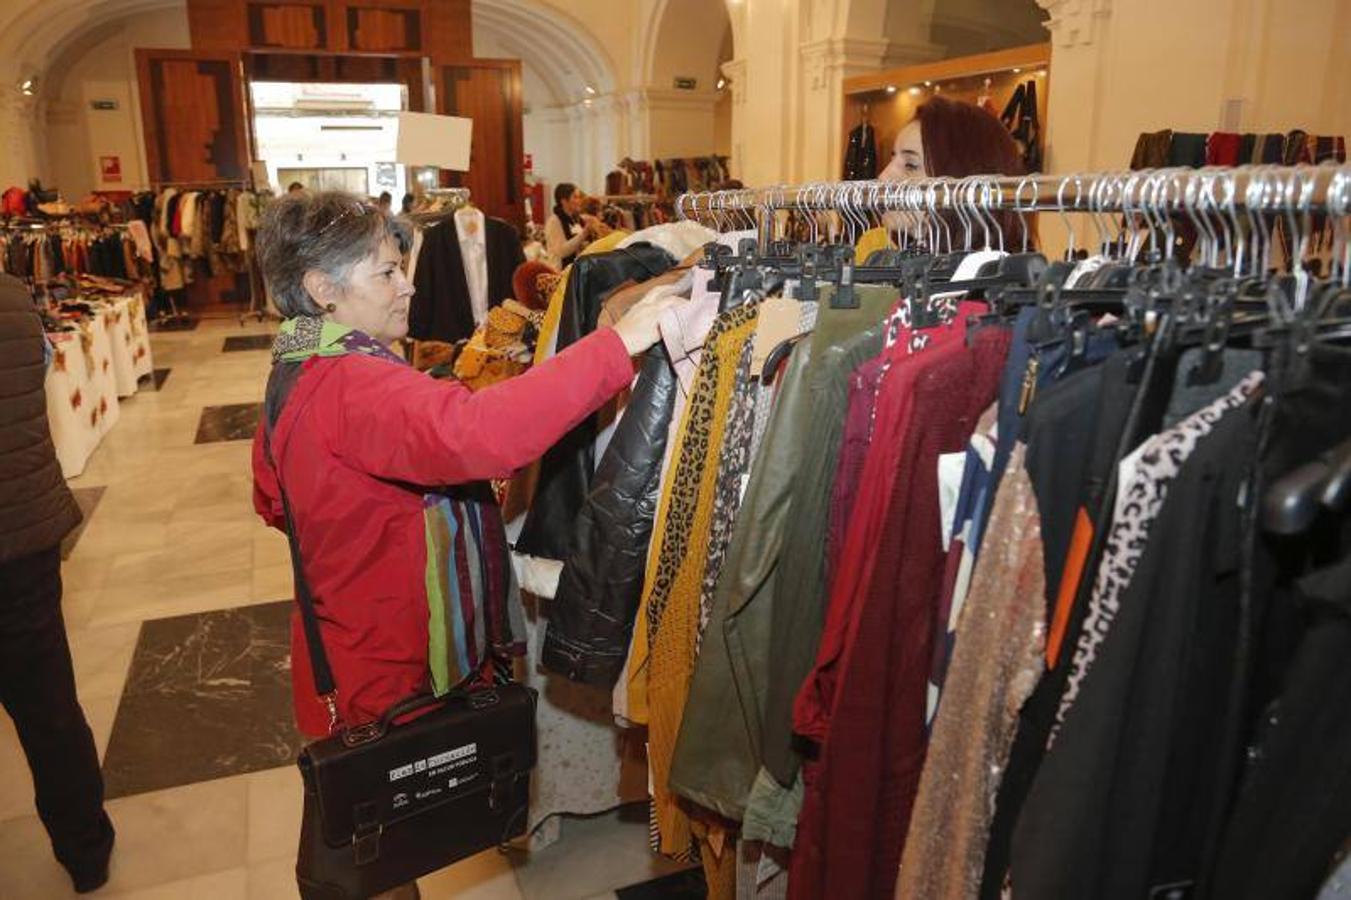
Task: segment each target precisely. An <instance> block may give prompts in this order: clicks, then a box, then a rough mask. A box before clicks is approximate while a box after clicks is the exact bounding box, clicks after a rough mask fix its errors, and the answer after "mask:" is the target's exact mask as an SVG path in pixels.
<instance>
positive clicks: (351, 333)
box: [253, 192, 673, 736]
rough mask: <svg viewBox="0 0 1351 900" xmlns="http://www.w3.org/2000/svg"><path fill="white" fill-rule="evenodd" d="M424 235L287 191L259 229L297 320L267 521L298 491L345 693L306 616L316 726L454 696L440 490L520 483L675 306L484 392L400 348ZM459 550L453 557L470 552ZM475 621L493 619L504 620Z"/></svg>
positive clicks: (304, 550)
mask: <svg viewBox="0 0 1351 900" xmlns="http://www.w3.org/2000/svg"><path fill="white" fill-rule="evenodd" d="M408 243H409V231H408V229H407V227H406V226H405V224H404V223H403V222H402V221H401V220H399V219H396V218H391V217H390V216H389V215H388V214H387V213H386V212H385V211H383V210H381V209H380V208H378V207H376V206H375V205H373V204H370V203H367V202H365V201H363V200H361V199H359V198H357V197H354V196H352V195H350V194H345V193H340V192H319V193H301V194H295V195H288V196H286V197H282V198H280V199H278V200H276V201H274V202H273V203H272V205H271V206H269V207H268V208H267V210H266V211H265V212H264V214H263V219H262V223H261V228H260V229H259V232H258V251H259V255H260V258H261V264H262V269H263V274H264V277H265V278H266V280H267V285H268V288H269V290H270V291H271V293H272V296H273V299H274V301H275V303H276V305H277V308H278V309H279V310H281V312H282V313H283V314H284V315H285V316H286V317H287V318H286V321H285V322H284V323H283V324H282V326H281V331H280V334H278V336H277V340H276V343H275V344H274V346H273V349H272V359H273V366H272V373H271V377H270V378H269V380H268V386H267V398H266V403H265V410H264V416H263V421H262V422H261V423H260V426H259V429H258V434H257V435H256V437H255V440H254V456H253V472H254V502H255V506H256V508H257V510H258V513H259V514H260V515H261V516H262V517H263V519H264V521H266V522H267V523H268V524H270V525H273V526H275V527H277V528H284V527H285V521H286V516H285V513H284V510H283V505H282V494H281V489H280V487H281V485H285V488H286V499H287V502H288V504H289V506H290V513H291V518H292V521H293V527H294V530H295V532H296V537H297V539H298V542H299V547H300V561H301V566H302V568H303V572H304V575H305V578H306V581H307V583H308V584H309V586H310V592H311V593H312V595H313V598H314V604H315V607H316V609H317V612H318V618H319V621H320V635H321V636H322V640H323V644H324V649H325V650H326V652H327V655H328V658H329V663H330V665H331V669H332V673H333V680H334V682H335V683H336V685H337V691H336V693H335V694H334V695H328V696H325V697H319V696H318V695H317V693H316V691H315V686H314V683H313V677H312V674H311V672H310V669H309V666H307V665H305V664H304V661H305V660H308V659H309V655H308V650H307V646H306V642H305V634H304V631H303V628H302V625H301V623H300V620H299V617H298V616H297V617H294V618H293V622H292V659H293V660H294V661H295V664H294V665H293V668H292V673H293V674H292V682H293V686H294V695H295V708H296V719H297V721H298V723H299V726H300V729H301V730H302V731H303V732H305V733H306V734H309V735H312V736H324V735H327V734H329V733H330V731H332V730H333V729H334V728H336V727H337V726H338V725H339V724H341V725H343V726H346V727H352V726H355V725H359V724H362V723H365V722H370V721H373V720H376V719H378V718H379V717H380V716H381V715H382V714H383V713H384V712H385V710H387V709H388V708H389V707H391V706H392V705H394V704H395V703H397V702H398V701H399V700H402V699H404V698H406V697H408V696H410V695H412V694H415V693H417V692H419V691H425V690H427V689H428V687H429V686H430V685H432V684H433V683H436V684H437V686H438V688H444V686H445V685H444V682H445V679H446V678H447V672H446V671H445V668H444V661H442V668H441V670H440V671H439V672H438V671H437V670H436V667H437V664H438V661H437V660H436V658H435V657H436V654H435V653H431V654H429V639H430V640H431V641H433V643H434V642H435V641H436V640H437V639H438V637H441V638H442V639H443V640H444V630H443V629H438V628H435V627H429V606H430V608H431V609H432V610H433V612H432V615H433V617H434V616H435V615H436V612H435V609H436V602H437V598H436V597H435V596H429V595H432V594H435V593H436V591H437V590H438V589H439V587H445V586H447V584H448V583H447V582H446V581H445V571H444V566H445V561H446V557H445V555H444V554H445V552H447V549H446V548H445V547H443V546H441V545H439V544H438V543H437V540H438V536H441V537H444V535H445V533H446V531H447V526H448V525H449V528H450V531H449V533H450V534H451V535H454V533H455V531H454V527H455V525H456V522H455V521H451V522H449V523H448V522H447V521H444V520H441V519H438V518H437V516H438V515H441V514H442V512H443V511H444V509H445V508H446V507H445V504H442V503H439V501H438V499H437V498H439V497H441V496H443V495H441V494H438V493H436V492H437V491H438V490H439V489H440V488H441V487H443V486H446V485H460V484H465V483H468V482H475V481H482V480H486V479H491V478H506V477H508V476H510V475H511V474H512V473H513V472H515V471H516V470H517V469H519V468H521V467H522V466H524V465H526V464H528V463H530V462H532V461H534V460H535V459H537V458H539V456H540V455H541V454H542V453H543V452H544V451H545V450H546V449H547V448H548V447H549V446H550V445H551V444H553V443H554V442H556V441H557V440H558V439H560V438H561V437H562V436H563V435H564V434H566V433H567V432H568V431H569V430H570V429H572V428H573V427H574V426H576V425H577V424H578V423H580V422H581V421H582V420H584V419H585V418H586V417H587V416H589V415H590V414H591V413H593V412H594V411H595V410H596V409H598V408H599V407H600V406H601V405H602V404H604V403H605V402H606V401H607V400H609V399H610V398H611V397H613V396H614V395H615V394H617V393H618V392H619V391H620V390H622V389H623V388H625V387H627V386H628V384H629V383H630V382H631V381H632V379H633V373H634V369H633V364H632V361H631V357H632V356H633V355H635V354H638V353H641V352H642V351H644V350H646V349H647V348H648V347H649V346H650V345H652V344H653V343H654V342H655V341H656V339H657V336H658V335H657V320H658V318H659V317H660V315H661V314H662V312H664V311H665V309H666V308H667V307H668V306H669V305H670V304H671V303H672V302H673V301H671V300H669V299H663V300H656V301H653V302H647V301H644V302H643V303H640V304H638V305H637V306H635V307H634V308H633V309H632V310H631V311H630V312H629V313H628V314H627V315H626V316H625V317H624V318H623V320H622V321H620V322H619V324H618V325H616V326H615V327H614V328H602V329H600V330H598V331H597V332H595V333H593V334H592V335H590V336H588V337H586V338H584V339H582V340H581V341H579V342H577V343H576V344H573V345H572V346H571V347H569V348H567V349H566V350H564V351H563V352H562V353H560V354H558V355H557V356H556V357H554V358H552V359H550V360H548V361H547V362H545V363H543V364H541V365H539V366H536V367H535V368H534V369H532V370H530V371H529V372H527V373H525V374H523V375H520V376H518V377H516V378H513V379H511V380H508V381H505V382H502V383H500V384H497V385H494V386H492V387H489V388H486V389H484V390H481V391H478V392H476V393H471V392H470V391H469V390H468V389H466V388H465V387H464V386H462V385H460V384H459V383H457V382H453V381H437V380H434V379H432V378H429V377H427V376H426V375H424V374H422V373H419V372H417V371H415V370H414V369H413V368H412V367H411V366H409V365H407V364H406V363H405V362H404V360H403V359H402V358H401V357H399V356H397V355H395V354H394V353H393V352H391V351H390V349H389V347H388V345H389V344H390V342H392V341H395V340H397V339H399V338H401V337H403V336H404V334H405V333H406V332H407V329H408V304H409V299H410V298H411V297H412V295H413V286H412V285H411V284H410V283H409V281H408V279H407V278H406V277H405V275H404V272H403V269H402V267H401V265H400V263H401V258H402V254H403V252H404V251H405V250H406V248H407V246H408ZM428 498H432V499H430V500H429V499H428ZM474 521H475V523H478V525H479V526H480V527H481V529H482V530H484V531H486V530H487V528H488V527H489V526H488V525H484V524H482V523H479V522H478V520H477V519H475V520H474ZM485 521H486V518H485ZM460 524H461V526H462V528H467V527H468V526H465V525H464V523H463V522H461V523H460ZM499 527H500V526H499ZM476 533H477V532H476ZM504 546H505V541H504V539H503V547H504ZM448 552H449V553H450V554H451V557H450V558H452V559H453V558H454V554H455V552H456V547H454V546H452V547H451V548H450V549H449V551H448ZM438 566H441V567H442V568H441V569H439V570H438ZM438 572H439V576H438ZM438 577H440V578H441V581H440V582H439V583H438V580H437V579H438ZM452 582H453V578H452ZM448 588H449V590H452V591H453V590H456V588H455V586H454V584H453V583H449V585H448ZM448 596H449V594H447V597H448ZM456 596H460V595H459V594H457V595H456ZM499 612H500V610H499ZM453 613H454V609H453V608H452V614H453ZM485 618H488V616H485ZM470 625H471V628H470V629H469V630H470V631H473V630H474V626H477V628H478V630H479V631H480V632H482V631H483V629H484V628H485V627H486V628H488V629H489V631H491V629H492V621H488V622H487V623H486V625H485V624H484V623H481V622H479V623H475V622H472V621H471V622H470ZM475 636H477V635H475ZM489 636H490V637H491V636H492V635H491V634H490V635H489ZM459 637H460V638H463V637H464V635H463V634H460V635H459ZM454 638H455V635H454V634H452V643H454ZM516 640H520V635H519V633H517V635H516ZM442 649H444V648H442ZM470 649H471V652H470V654H469V656H471V657H474V656H475V655H474V654H473V653H472V648H470ZM452 650H453V648H452ZM429 657H430V659H429ZM475 658H476V659H478V660H479V662H481V661H482V660H481V658H479V657H475ZM451 670H452V671H451V673H450V674H451V675H456V676H458V675H461V674H463V670H455V669H454V666H451ZM438 676H439V681H438Z"/></svg>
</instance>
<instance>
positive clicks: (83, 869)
mask: <svg viewBox="0 0 1351 900" xmlns="http://www.w3.org/2000/svg"><path fill="white" fill-rule="evenodd" d="M103 828H104V835H105V837H104V840H103V841H102V842H101V843H104V844H105V845H106V848H107V849H106V850H103V852H102V853H100V854H99V856H100V861H99V862H98V863H95V864H92V865H88V864H86V865H78V866H69V865H68V866H66V871H67V872H68V873H69V874H70V880H71V881H72V882H74V884H75V893H77V894H88V893H90V892H91V891H97V890H98V889H99V888H101V887H103V886H104V885H105V884H107V883H108V862H109V860H110V859H111V858H112V854H113V844H114V843H115V842H116V840H117V832H116V831H115V830H114V829H113V823H112V821H111V820H110V819H109V818H108V814H107V813H104V814H103ZM100 849H103V848H100Z"/></svg>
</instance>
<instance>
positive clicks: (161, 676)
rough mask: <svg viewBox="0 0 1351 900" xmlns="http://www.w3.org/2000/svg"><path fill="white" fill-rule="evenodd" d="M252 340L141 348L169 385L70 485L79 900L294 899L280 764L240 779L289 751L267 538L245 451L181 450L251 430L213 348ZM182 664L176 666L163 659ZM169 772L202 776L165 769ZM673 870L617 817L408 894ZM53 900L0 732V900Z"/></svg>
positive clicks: (634, 825) (552, 887)
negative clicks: (89, 744) (83, 725)
mask: <svg viewBox="0 0 1351 900" xmlns="http://www.w3.org/2000/svg"><path fill="white" fill-rule="evenodd" d="M266 330H267V329H266V326H257V325H249V326H246V327H245V328H240V327H238V326H237V325H236V324H235V323H234V322H233V321H229V322H213V321H204V322H202V323H201V325H200V326H199V327H196V328H194V329H193V330H188V331H168V332H157V333H155V334H154V335H153V337H152V342H153V349H154V353H155V362H156V364H157V365H159V366H161V367H163V368H164V369H169V368H172V370H173V378H171V379H169V380H168V381H163V379H160V382H161V385H160V387H161V389H160V390H159V391H158V392H156V391H153V390H148V389H143V390H142V391H141V392H140V393H139V394H137V395H136V396H135V397H133V398H130V399H128V400H126V401H125V402H124V403H123V404H122V408H121V409H122V419H121V422H120V423H119V424H118V425H117V427H116V428H114V429H113V431H112V432H110V433H109V435H108V436H107V437H106V438H105V439H104V441H103V443H102V445H101V446H100V447H99V449H98V450H97V451H96V452H95V453H94V456H93V457H92V459H91V460H90V462H89V465H88V467H87V468H86V469H85V472H84V474H83V475H81V476H80V477H79V478H77V479H74V480H73V481H72V482H71V486H72V487H74V488H77V489H81V490H84V489H101V491H102V493H101V495H95V494H94V493H92V492H91V493H86V494H84V495H83V497H82V499H83V500H85V501H89V500H92V499H94V497H95V496H97V498H98V501H97V503H96V504H93V505H92V506H91V511H90V514H89V516H88V519H87V522H86V524H85V526H84V530H83V532H82V533H81V534H80V536H79V538H78V541H77V542H76V543H75V546H74V549H73V550H72V551H71V553H70V555H69V558H68V559H67V560H66V562H65V563H64V566H63V578H64V583H65V600H64V611H65V615H66V623H67V627H68V629H69V632H70V643H71V652H72V656H73V657H74V661H75V673H76V682H77V684H78V686H79V691H80V700H81V702H82V704H83V706H84V709H85V713H86V716H87V718H88V719H89V724H90V727H91V728H92V729H93V731H94V736H95V743H96V744H97V745H98V748H99V752H100V755H101V756H102V757H104V759H105V768H106V769H107V774H108V780H109V787H110V788H111V789H113V793H116V794H119V795H121V796H118V797H117V798H116V799H111V800H109V801H108V811H109V814H110V815H111V816H112V818H113V821H114V823H115V825H116V827H117V830H118V840H117V849H116V850H115V852H114V856H113V866H112V878H111V881H110V882H109V884H108V886H107V887H105V888H104V889H103V890H102V891H100V892H99V893H98V894H96V895H95V896H100V897H103V896H106V897H109V898H119V900H132V898H135V900H179V898H202V900H292V898H296V897H297V892H296V889H295V879H294V866H295V847H296V839H297V835H298V832H299V827H300V802H301V794H300V790H301V788H300V779H299V775H298V773H297V772H296V769H295V767H294V765H293V764H292V763H290V762H289V761H288V762H285V763H284V764H277V765H275V766H271V767H268V768H261V769H260V766H267V765H271V764H270V763H269V762H268V761H267V759H266V758H265V757H266V756H267V754H268V753H273V754H274V755H273V756H272V760H273V761H276V760H281V759H283V758H284V755H287V756H289V753H290V752H291V750H290V748H289V745H287V746H286V747H282V746H281V745H284V744H287V742H288V741H290V740H294V735H293V734H291V733H283V732H285V729H283V728H281V726H280V725H278V724H277V723H278V722H289V711H290V710H289V699H284V697H285V693H286V692H285V690H279V688H280V687H282V685H283V684H284V679H282V680H279V679H278V678H277V677H276V676H277V671H276V666H278V665H279V664H280V662H279V657H280V655H281V652H282V651H281V650H280V649H279V648H278V647H277V646H276V633H277V631H278V629H279V628H280V624H281V623H280V617H279V616H278V612H279V611H280V609H281V608H280V607H277V606H275V605H273V604H275V603H276V601H278V600H280V599H283V598H287V597H290V596H291V570H290V562H289V556H288V550H287V545H286V539H285V538H284V537H283V536H282V535H281V534H279V533H277V532H275V531H271V530H269V529H267V528H265V527H264V526H263V525H262V524H261V523H260V522H259V521H258V519H257V517H256V516H255V515H254V513H253V507H252V482H251V477H250V470H249V464H250V443H249V442H248V441H247V440H241V439H228V438H227V439H223V440H217V441H214V442H209V443H196V440H197V437H198V430H199V423H200V422H201V420H202V418H203V410H204V409H205V408H207V407H211V406H229V405H238V406H241V407H242V406H249V407H252V408H253V409H254V410H255V411H256V408H257V404H258V402H259V401H260V400H261V398H262V396H263V387H264V385H265V383H266V379H267V357H266V355H265V354H262V353H225V352H223V351H222V348H223V344H224V338H227V337H237V336H255V335H256V336H263V337H265V333H266ZM257 343H263V344H264V345H265V340H264V341H259V342H257ZM146 387H147V388H148V387H149V385H148V384H147V385H146ZM234 424H239V423H234ZM240 427H242V426H240ZM235 430H238V429H235ZM244 436H245V437H247V435H244ZM189 651H190V652H191V653H194V654H196V655H195V656H193V657H192V659H191V664H189V663H188V662H187V661H185V659H184V658H183V656H182V654H183V653H186V652H189ZM278 706H283V707H284V708H283V709H278V708H277V707H278ZM226 709H230V710H231V711H230V712H229V713H226V712H224V710H226ZM246 715H247V716H250V717H253V719H262V720H265V721H266V722H267V723H271V724H266V725H265V726H263V727H262V731H255V732H250V733H246V734H239V735H234V736H233V737H234V738H238V741H237V743H236V744H235V745H230V746H225V745H223V744H222V743H221V741H222V739H221V737H220V733H221V732H220V731H213V730H212V728H215V727H218V726H219V727H222V728H225V729H227V730H228V729H229V728H230V725H231V723H237V722H238V721H240V720H239V719H238V718H235V717H236V716H246ZM213 719H214V720H215V721H212V720H213ZM251 721H252V719H251ZM114 722H116V723H117V724H116V726H115V725H114ZM207 722H211V726H210V727H208V725H207V724H206V723H207ZM110 736H111V738H112V745H113V746H112V750H111V752H106V751H107V750H108V747H109V739H110ZM208 748H209V749H208ZM260 748H261V749H260ZM264 751H266V752H264ZM189 755H192V756H205V757H210V759H208V760H206V762H205V763H203V761H202V760H201V759H197V760H194V761H190V762H189V761H184V760H183V759H182V757H184V756H189ZM196 779H208V780H196ZM185 781H193V782H194V783H185ZM678 868H679V867H678V866H676V865H675V864H673V863H671V862H669V861H667V860H663V859H660V858H657V857H654V856H653V855H652V854H651V853H649V852H648V849H647V824H646V818H645V816H644V815H643V811H642V810H641V809H637V810H629V811H627V814H626V815H624V816H620V815H618V814H609V815H603V816H598V817H594V818H591V819H586V820H573V819H569V820H568V821H567V822H566V823H565V824H564V826H563V830H562V838H561V840H559V841H558V843H556V844H554V845H553V846H550V847H548V848H546V849H544V850H537V851H534V852H526V851H524V850H513V851H511V852H509V853H508V854H501V853H498V852H496V851H490V852H487V853H482V854H479V855H478V856H476V857H474V858H472V859H469V860H466V861H464V862H462V863H460V864H458V865H455V866H452V867H450V868H449V869H446V870H444V871H442V872H438V873H436V874H435V875H432V876H430V877H428V878H425V879H422V881H421V886H422V896H423V897H424V898H426V900H445V898H451V897H454V898H463V900H508V898H510V900H521V898H528V900H536V898H539V900H545V898H547V900H586V898H602V897H604V898H609V897H613V896H614V894H613V892H614V891H615V890H617V889H620V888H624V887H626V886H630V885H634V884H635V883H639V882H645V881H647V880H648V879H653V878H657V877H659V876H663V875H668V874H670V873H672V872H673V871H675V870H676V869H678ZM662 887H667V885H653V886H652V888H651V891H650V892H643V893H637V894H626V896H633V897H641V898H648V897H652V898H658V897H660V898H667V897H670V898H681V900H683V898H686V897H689V896H694V895H692V894H690V893H689V890H688V887H687V886H686V885H681V884H671V885H669V887H670V888H671V889H672V891H670V892H663V893H656V891H657V890H658V889H659V888H662ZM73 896H74V894H73V893H72V892H71V889H70V883H69V881H68V880H67V878H66V876H65V873H64V871H63V870H62V869H61V868H60V867H59V866H58V865H57V863H56V862H55V860H54V859H53V858H52V855H51V848H50V845H49V844H48V841H47V836H46V834H45V832H44V831H43V830H42V826H41V823H40V822H39V821H38V818H37V816H36V814H35V812H34V809H33V801H32V784H31V781H30V780H29V776H28V771H27V767H26V765H25V763H24V759H23V754H22V752H21V751H20V749H19V745H18V740H17V738H16V737H15V734H14V729H13V726H12V725H11V723H10V721H9V719H8V718H7V717H6V716H4V715H3V714H0V900H62V898H70V897H73Z"/></svg>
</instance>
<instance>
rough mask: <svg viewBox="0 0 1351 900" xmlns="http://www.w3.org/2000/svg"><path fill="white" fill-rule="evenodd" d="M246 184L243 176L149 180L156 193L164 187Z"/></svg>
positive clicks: (234, 185) (209, 188) (243, 186)
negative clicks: (191, 179)
mask: <svg viewBox="0 0 1351 900" xmlns="http://www.w3.org/2000/svg"><path fill="white" fill-rule="evenodd" d="M248 186H249V181H248V179H245V178H217V179H205V180H201V181H152V182H150V189H151V190H152V191H155V192H157V193H158V192H159V191H162V190H164V189H165V188H179V189H183V188H186V189H188V190H198V189H201V190H211V189H213V188H226V187H237V188H241V189H243V188H247V187H248Z"/></svg>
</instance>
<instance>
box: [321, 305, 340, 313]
mask: <svg viewBox="0 0 1351 900" xmlns="http://www.w3.org/2000/svg"><path fill="white" fill-rule="evenodd" d="M324 309H326V310H328V311H329V312H331V313H334V312H337V311H338V304H336V303H329V304H326V305H325V306H324Z"/></svg>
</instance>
